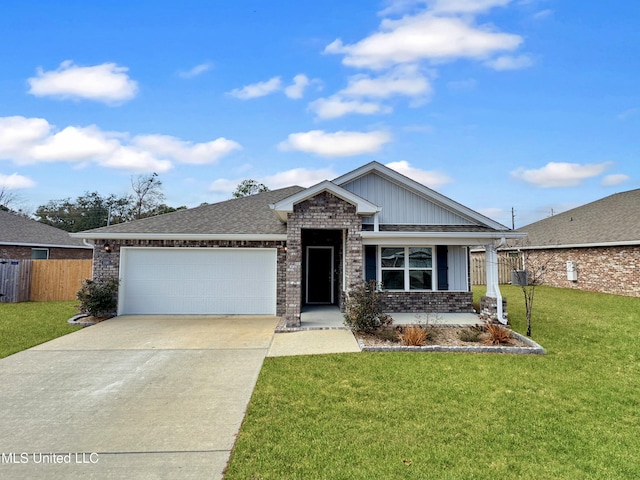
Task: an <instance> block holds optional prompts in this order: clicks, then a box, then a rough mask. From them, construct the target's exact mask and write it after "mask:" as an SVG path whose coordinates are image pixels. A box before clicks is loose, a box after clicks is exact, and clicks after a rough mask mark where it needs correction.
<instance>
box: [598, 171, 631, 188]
mask: <svg viewBox="0 0 640 480" xmlns="http://www.w3.org/2000/svg"><path fill="white" fill-rule="evenodd" d="M629 180H631V177H630V176H629V175H625V174H624V173H614V174H612V175H607V176H605V177H604V178H603V179H602V182H601V185H602V186H603V187H615V186H617V185H620V184H621V183H624V182H628V181H629Z"/></svg>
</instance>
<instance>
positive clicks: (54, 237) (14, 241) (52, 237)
mask: <svg viewBox="0 0 640 480" xmlns="http://www.w3.org/2000/svg"><path fill="white" fill-rule="evenodd" d="M0 244H2V245H17V246H30V247H60V248H91V247H89V246H87V245H85V244H84V243H82V240H80V239H79V238H73V237H71V235H69V233H68V232H65V231H64V230H60V229H59V228H55V227H52V226H51V225H45V224H44V223H40V222H36V221H35V220H32V219H30V218H25V217H23V216H21V215H16V214H14V213H10V212H5V211H4V210H0Z"/></svg>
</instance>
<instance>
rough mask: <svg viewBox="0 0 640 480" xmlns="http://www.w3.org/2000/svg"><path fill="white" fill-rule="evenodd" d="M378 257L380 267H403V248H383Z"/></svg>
mask: <svg viewBox="0 0 640 480" xmlns="http://www.w3.org/2000/svg"><path fill="white" fill-rule="evenodd" d="M380 257H381V259H380V261H381V266H382V268H384V267H392V268H393V267H396V268H402V267H404V248H388V247H387V248H383V249H382V253H381V254H380Z"/></svg>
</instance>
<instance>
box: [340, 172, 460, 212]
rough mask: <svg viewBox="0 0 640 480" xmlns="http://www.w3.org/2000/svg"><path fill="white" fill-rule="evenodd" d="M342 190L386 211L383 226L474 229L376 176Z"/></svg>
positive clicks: (445, 210)
mask: <svg viewBox="0 0 640 480" xmlns="http://www.w3.org/2000/svg"><path fill="white" fill-rule="evenodd" d="M341 187H342V188H344V189H345V190H348V191H350V192H351V193H354V194H356V195H359V196H360V197H362V198H365V199H367V200H369V201H370V202H372V203H374V204H376V205H378V206H380V207H382V211H381V212H380V215H379V222H380V223H386V224H411V225H418V224H422V225H473V223H472V222H470V221H469V220H467V219H465V218H463V217H461V216H460V215H457V214H455V213H454V212H451V211H450V210H447V209H446V208H443V207H441V206H440V205H436V204H435V203H433V202H430V201H429V200H427V199H425V198H424V197H422V196H420V195H418V194H416V193H414V192H412V191H410V190H407V189H406V188H404V187H401V186H400V185H398V184H396V183H394V182H392V181H390V180H387V179H385V178H382V177H381V176H380V175H376V174H375V173H369V174H367V175H364V176H362V177H360V178H357V179H355V180H353V181H351V182H348V183H345V184H344V185H341ZM362 222H363V223H368V224H371V223H373V217H365V218H363V219H362Z"/></svg>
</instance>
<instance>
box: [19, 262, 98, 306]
mask: <svg viewBox="0 0 640 480" xmlns="http://www.w3.org/2000/svg"><path fill="white" fill-rule="evenodd" d="M91 266H92V261H91V260H32V264H31V294H30V295H29V300H31V301H32V302H49V301H53V300H75V298H76V293H77V292H78V290H80V287H81V286H82V281H83V280H84V279H86V278H91V268H92V267H91Z"/></svg>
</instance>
